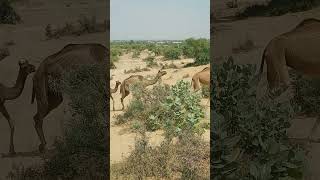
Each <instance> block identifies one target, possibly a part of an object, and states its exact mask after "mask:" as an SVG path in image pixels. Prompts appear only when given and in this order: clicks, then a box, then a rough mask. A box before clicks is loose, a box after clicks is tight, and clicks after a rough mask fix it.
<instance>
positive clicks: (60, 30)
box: [45, 16, 107, 39]
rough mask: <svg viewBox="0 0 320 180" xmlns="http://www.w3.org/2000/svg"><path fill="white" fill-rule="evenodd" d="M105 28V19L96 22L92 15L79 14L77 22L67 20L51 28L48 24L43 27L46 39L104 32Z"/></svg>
mask: <svg viewBox="0 0 320 180" xmlns="http://www.w3.org/2000/svg"><path fill="white" fill-rule="evenodd" d="M106 30H107V21H104V22H103V23H98V22H97V21H96V17H95V16H92V17H91V19H89V18H88V17H86V16H81V17H80V18H79V19H78V22H77V23H74V22H73V23H70V22H67V23H65V24H64V26H63V27H57V28H53V27H52V25H51V24H48V25H47V26H46V28H45V35H46V37H47V39H59V38H60V37H62V36H80V35H83V34H89V33H97V32H105V31H106Z"/></svg>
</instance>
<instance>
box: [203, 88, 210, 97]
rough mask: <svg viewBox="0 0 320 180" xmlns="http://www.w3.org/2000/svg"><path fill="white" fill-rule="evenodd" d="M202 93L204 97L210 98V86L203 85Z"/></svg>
mask: <svg viewBox="0 0 320 180" xmlns="http://www.w3.org/2000/svg"><path fill="white" fill-rule="evenodd" d="M201 93H202V96H203V97H205V98H209V97H210V88H209V86H201Z"/></svg>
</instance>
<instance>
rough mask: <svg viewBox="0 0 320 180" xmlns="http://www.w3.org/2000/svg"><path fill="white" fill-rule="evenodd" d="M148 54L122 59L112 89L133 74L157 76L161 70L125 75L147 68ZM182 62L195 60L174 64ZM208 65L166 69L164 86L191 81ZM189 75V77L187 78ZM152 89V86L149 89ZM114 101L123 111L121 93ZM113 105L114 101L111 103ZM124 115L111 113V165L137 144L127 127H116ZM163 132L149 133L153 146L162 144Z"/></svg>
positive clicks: (205, 137) (129, 97)
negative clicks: (137, 69)
mask: <svg viewBox="0 0 320 180" xmlns="http://www.w3.org/2000/svg"><path fill="white" fill-rule="evenodd" d="M146 56H147V54H146V53H145V52H144V53H141V56H140V58H138V59H132V58H131V56H130V54H126V55H123V56H121V57H120V60H119V62H117V63H116V64H115V65H116V67H117V69H112V70H111V76H112V75H114V76H113V79H112V80H111V83H110V87H112V88H114V86H115V81H117V80H118V81H120V82H122V81H123V80H124V79H125V78H127V77H129V76H131V75H133V74H140V75H143V76H146V75H155V74H156V73H157V72H158V70H159V68H155V69H151V71H143V72H139V73H130V74H125V73H124V70H129V69H135V68H136V67H140V68H143V67H145V66H146V64H145V63H144V62H143V61H142V59H143V58H144V57H146ZM158 62H159V63H163V64H164V63H171V62H170V61H169V62H161V61H160V60H159V61H158ZM181 62H184V64H186V63H188V62H193V59H183V60H179V61H176V62H174V63H175V64H176V65H177V66H178V67H182V66H183V64H181ZM207 66H208V65H205V66H198V67H190V68H179V69H165V71H167V74H166V75H165V76H163V77H162V83H163V84H169V85H173V84H175V83H176V82H177V81H179V80H185V81H189V82H190V81H191V77H192V76H193V75H194V74H195V73H196V72H198V71H201V70H202V69H203V68H204V67H207ZM186 75H188V77H186ZM148 88H152V86H150V87H148ZM113 97H114V100H115V109H116V110H119V109H121V107H122V106H121V102H120V97H121V95H120V91H119V90H118V91H117V92H116V93H114V94H113ZM130 99H131V95H129V96H128V97H126V98H125V100H124V104H125V106H127V105H128V104H129V102H130ZM111 103H112V101H111ZM202 103H203V104H204V105H205V104H206V103H207V99H203V101H202ZM110 110H112V104H111V105H110ZM120 113H122V111H111V122H110V123H111V129H110V158H111V159H110V160H111V163H115V162H119V161H121V160H122V159H123V157H126V156H127V155H128V154H130V152H131V150H132V149H133V147H134V142H135V134H134V133H132V132H130V131H129V130H128V128H129V127H128V126H126V125H121V126H116V125H114V121H115V115H118V114H120ZM209 113H210V110H209V107H207V108H206V120H207V121H208V120H209V117H210V114H209ZM161 134H162V132H161V131H157V132H154V133H149V134H148V135H149V136H150V138H151V144H152V145H157V144H159V143H160V142H161V140H162V139H163V136H161ZM209 135H210V134H209V131H207V132H206V133H205V134H204V139H206V140H207V141H209V138H210V137H209Z"/></svg>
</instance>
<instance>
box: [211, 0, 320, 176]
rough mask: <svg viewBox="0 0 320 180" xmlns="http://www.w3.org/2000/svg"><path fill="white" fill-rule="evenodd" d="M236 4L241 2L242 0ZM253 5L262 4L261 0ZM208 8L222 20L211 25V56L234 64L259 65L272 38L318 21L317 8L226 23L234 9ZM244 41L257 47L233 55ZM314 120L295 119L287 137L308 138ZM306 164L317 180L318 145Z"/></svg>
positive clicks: (222, 5)
mask: <svg viewBox="0 0 320 180" xmlns="http://www.w3.org/2000/svg"><path fill="white" fill-rule="evenodd" d="M239 1H240V2H241V0H239ZM242 2H244V1H242ZM256 2H259V3H261V2H263V1H256ZM251 3H253V1H252V2H251ZM211 5H212V8H213V10H214V12H215V13H214V14H215V16H216V18H217V19H219V20H222V21H219V23H214V24H213V25H214V26H215V27H216V29H217V31H216V32H215V33H214V34H213V39H214V43H213V46H214V47H213V51H212V53H213V56H214V57H215V59H221V57H225V56H229V55H232V56H233V57H234V59H235V61H236V62H237V63H252V64H257V65H260V63H261V57H262V52H263V50H264V47H265V46H266V45H267V43H268V42H269V41H270V40H271V39H272V38H273V37H275V36H277V35H279V34H282V33H284V32H286V31H289V30H291V29H292V28H293V27H295V26H296V25H297V24H298V23H299V22H301V21H302V20H303V19H305V18H318V19H319V18H320V11H319V10H320V8H315V9H313V10H310V11H305V12H299V13H290V14H286V15H283V16H278V17H254V18H249V19H245V20H239V21H229V20H228V16H231V15H234V13H235V12H236V11H237V9H229V8H227V7H226V6H225V1H223V0H216V1H215V2H214V3H213V4H211ZM240 8H243V7H240ZM223 21H224V22H223ZM246 39H250V40H252V41H253V42H254V44H255V46H256V47H255V48H254V49H252V50H251V51H249V52H245V53H234V52H233V51H232V49H233V48H236V47H239V45H240V44H243V43H244V42H245V40H246ZM265 67H266V66H265ZM265 72H266V69H265V70H264V79H263V81H264V82H263V83H262V84H264V85H265V84H266V73H265ZM213 120H214V119H213ZM314 121H315V119H314V118H305V117H296V118H295V119H294V120H293V121H292V127H291V128H290V130H289V135H290V136H291V137H296V138H305V137H307V135H308V133H309V132H310V131H311V128H312V126H313V123H314ZM319 133H320V132H319V129H318V132H317V135H316V138H319V137H320V134H319ZM308 161H309V162H308V165H309V166H310V174H309V175H310V177H309V179H314V180H316V179H320V171H319V170H318V169H319V166H320V144H311V145H310V154H309V157H308Z"/></svg>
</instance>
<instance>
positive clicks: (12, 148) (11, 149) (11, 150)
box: [0, 104, 16, 154]
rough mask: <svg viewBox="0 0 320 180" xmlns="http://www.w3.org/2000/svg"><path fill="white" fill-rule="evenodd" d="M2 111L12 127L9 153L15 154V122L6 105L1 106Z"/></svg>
mask: <svg viewBox="0 0 320 180" xmlns="http://www.w3.org/2000/svg"><path fill="white" fill-rule="evenodd" d="M0 111H1V113H2V114H3V116H4V117H5V118H6V119H7V120H8V123H9V126H10V146H9V153H10V154H15V153H16V152H15V150H14V145H13V136H14V122H13V121H12V119H11V118H10V115H9V113H8V111H7V109H6V107H5V106H4V104H1V105H0Z"/></svg>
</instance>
